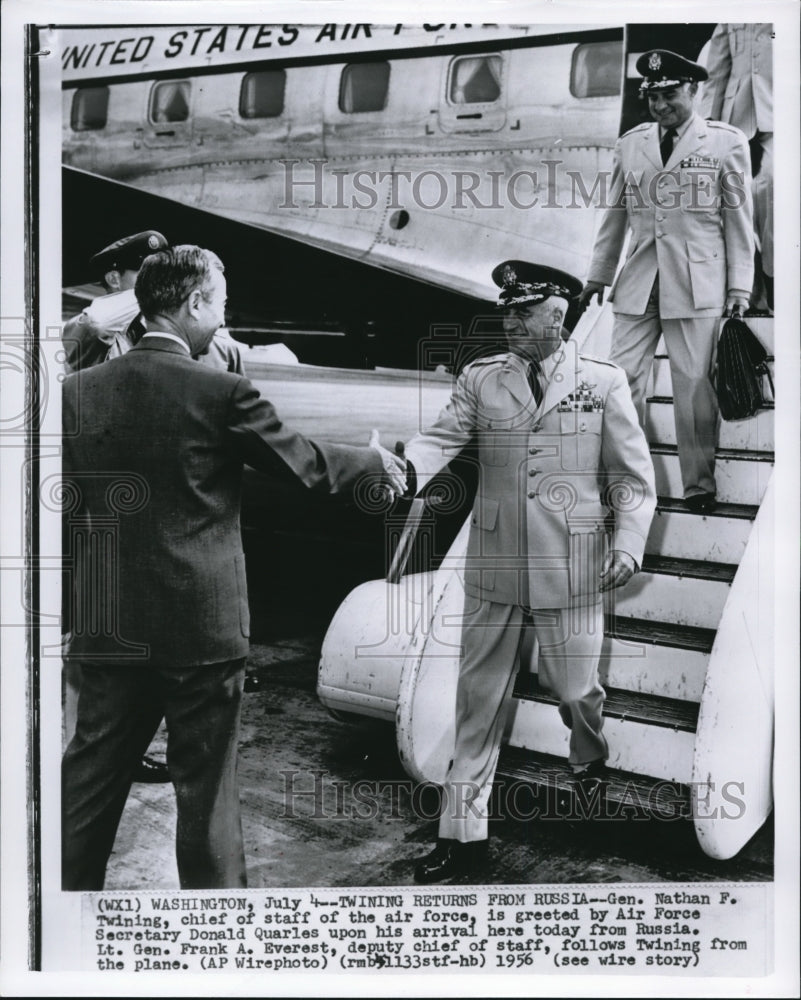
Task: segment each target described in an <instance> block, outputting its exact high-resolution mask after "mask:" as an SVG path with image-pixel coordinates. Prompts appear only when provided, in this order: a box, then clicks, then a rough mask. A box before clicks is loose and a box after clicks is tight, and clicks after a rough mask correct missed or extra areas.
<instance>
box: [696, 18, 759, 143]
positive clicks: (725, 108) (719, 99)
mask: <svg viewBox="0 0 801 1000" xmlns="http://www.w3.org/2000/svg"><path fill="white" fill-rule="evenodd" d="M772 32H773V28H772V25H770V24H719V25H718V26H717V28H715V31H714V33H713V34H712V38H711V40H710V43H709V52H708V54H707V60H706V68H707V72H708V73H709V79H708V80H707V81H706V83H705V84H704V85H703V88H704V89H703V92H702V94H701V101H700V104H699V107H698V110H699V113H700V114H701V115H702V116H703V117H704V118H715V119H720V121H724V122H729V123H730V124H731V125H736V126H737V128H738V129H740V130H741V131H742V132H743V133H744V134H745V136H746V137H747V138H748V139H752V138H753V137H754V136H755V135H756V133H757V132H772V131H773V52H772V38H771V35H772Z"/></svg>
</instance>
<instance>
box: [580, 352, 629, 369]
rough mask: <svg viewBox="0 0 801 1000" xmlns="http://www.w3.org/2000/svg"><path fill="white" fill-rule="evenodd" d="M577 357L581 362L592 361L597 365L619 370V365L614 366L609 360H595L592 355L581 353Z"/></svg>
mask: <svg viewBox="0 0 801 1000" xmlns="http://www.w3.org/2000/svg"><path fill="white" fill-rule="evenodd" d="M579 357H580V358H581V360H582V361H594V362H595V363H596V364H598V365H608V366H609V367H610V368H620V365H616V364H615V362H614V361H610V360H609V358H596V357H595V356H594V355H593V354H581V353H579ZM621 370H622V369H621Z"/></svg>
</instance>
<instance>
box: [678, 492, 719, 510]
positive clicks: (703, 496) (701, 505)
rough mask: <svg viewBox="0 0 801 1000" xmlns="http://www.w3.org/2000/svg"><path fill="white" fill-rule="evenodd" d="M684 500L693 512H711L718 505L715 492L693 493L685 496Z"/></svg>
mask: <svg viewBox="0 0 801 1000" xmlns="http://www.w3.org/2000/svg"><path fill="white" fill-rule="evenodd" d="M684 502H685V503H686V504H687V506H688V507H689V508H690V510H691V511H692V512H693V514H710V513H711V512H712V511H713V510H714V509H715V507H717V505H718V501H717V497H716V496H715V494H714V493H693V495H692V496H691V497H685V498H684Z"/></svg>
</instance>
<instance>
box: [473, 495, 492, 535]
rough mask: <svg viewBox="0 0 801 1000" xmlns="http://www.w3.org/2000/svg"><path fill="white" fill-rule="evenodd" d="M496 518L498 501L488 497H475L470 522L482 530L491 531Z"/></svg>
mask: <svg viewBox="0 0 801 1000" xmlns="http://www.w3.org/2000/svg"><path fill="white" fill-rule="evenodd" d="M497 520H498V501H497V500H491V499H490V498H489V497H482V496H478V497H476V502H475V504H474V506H473V516H472V517H471V518H470V523H471V524H472V525H474V526H475V527H477V528H483V530H484V531H492V530H493V529H494V527H495V524H496V522H497Z"/></svg>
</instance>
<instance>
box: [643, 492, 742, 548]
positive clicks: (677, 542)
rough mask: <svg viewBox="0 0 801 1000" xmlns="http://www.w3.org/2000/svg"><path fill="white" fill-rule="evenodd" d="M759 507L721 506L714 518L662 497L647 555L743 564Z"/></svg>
mask: <svg viewBox="0 0 801 1000" xmlns="http://www.w3.org/2000/svg"><path fill="white" fill-rule="evenodd" d="M757 509H758V508H757V507H753V506H748V505H745V504H726V503H720V504H718V506H717V507H716V508H715V510H714V511H713V512H712V513H711V514H705V515H703V520H702V515H699V514H693V513H692V511H690V510H688V508H687V505H686V504H685V503H684V501H683V500H679V499H676V498H672V497H660V498H659V502H658V504H657V508H656V514H655V515H654V519H653V521H652V522H651V530H650V532H649V534H648V541H647V543H646V546H645V551H646V552H647V553H648V554H652V555H665V556H675V557H678V558H680V559H704V560H711V561H713V562H723V563H735V564H736V563H739V561H740V559H741V558H742V554H743V551H744V550H745V545H746V542H747V541H748V536H749V535H750V533H751V522H752V521H753V519H754V518H755V517H756V512H757Z"/></svg>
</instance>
